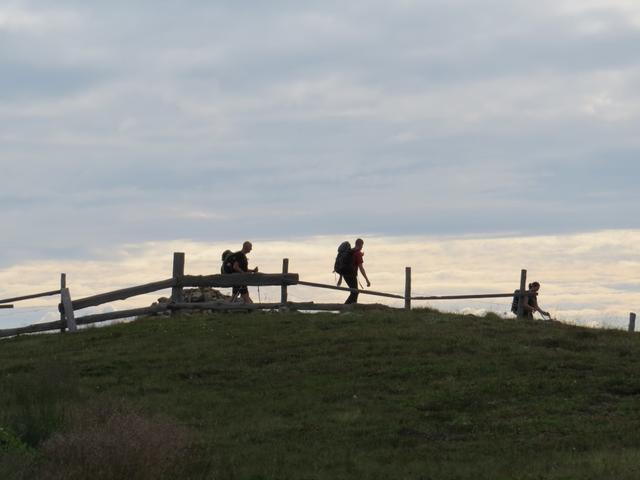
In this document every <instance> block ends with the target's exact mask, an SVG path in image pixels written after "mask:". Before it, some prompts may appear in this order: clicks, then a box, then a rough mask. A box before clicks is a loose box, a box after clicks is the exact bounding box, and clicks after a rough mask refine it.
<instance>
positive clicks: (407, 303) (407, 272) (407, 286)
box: [404, 267, 411, 310]
mask: <svg viewBox="0 0 640 480" xmlns="http://www.w3.org/2000/svg"><path fill="white" fill-rule="evenodd" d="M404 309H405V310H411V267H405V269H404Z"/></svg>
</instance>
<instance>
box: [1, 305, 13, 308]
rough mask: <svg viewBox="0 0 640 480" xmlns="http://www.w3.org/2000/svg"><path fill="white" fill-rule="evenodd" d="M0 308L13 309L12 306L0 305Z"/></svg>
mask: <svg viewBox="0 0 640 480" xmlns="http://www.w3.org/2000/svg"><path fill="white" fill-rule="evenodd" d="M0 308H13V305H0Z"/></svg>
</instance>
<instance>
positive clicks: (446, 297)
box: [411, 293, 513, 300]
mask: <svg viewBox="0 0 640 480" xmlns="http://www.w3.org/2000/svg"><path fill="white" fill-rule="evenodd" d="M511 297H513V293H484V294H478V295H432V296H426V297H411V300H464V299H470V298H511Z"/></svg>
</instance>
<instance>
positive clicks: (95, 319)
mask: <svg viewBox="0 0 640 480" xmlns="http://www.w3.org/2000/svg"><path fill="white" fill-rule="evenodd" d="M167 305H168V304H166V303H158V304H156V305H152V306H150V307H143V308H132V309H129V310H116V311H115V312H107V313H97V314H95V315H85V316H83V317H79V318H77V319H76V323H77V324H78V325H89V324H91V323H99V322H106V321H108V320H117V319H120V318H130V317H140V316H142V315H151V314H154V313H161V312H166V311H167V309H168V306H167Z"/></svg>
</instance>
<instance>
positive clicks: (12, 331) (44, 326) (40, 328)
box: [0, 320, 63, 338]
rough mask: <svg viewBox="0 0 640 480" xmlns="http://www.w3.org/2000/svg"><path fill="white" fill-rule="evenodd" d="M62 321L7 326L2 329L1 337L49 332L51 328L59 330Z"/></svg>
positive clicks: (0, 331)
mask: <svg viewBox="0 0 640 480" xmlns="http://www.w3.org/2000/svg"><path fill="white" fill-rule="evenodd" d="M62 323H63V322H61V321H60V320H55V321H53V322H46V323H35V324H33V325H29V326H26V327H18V328H7V329H4V330H0V338H4V337H14V336H16V335H22V334H25V333H38V332H47V331H49V330H58V329H59V328H60V327H61V326H62Z"/></svg>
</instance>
